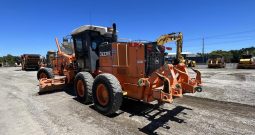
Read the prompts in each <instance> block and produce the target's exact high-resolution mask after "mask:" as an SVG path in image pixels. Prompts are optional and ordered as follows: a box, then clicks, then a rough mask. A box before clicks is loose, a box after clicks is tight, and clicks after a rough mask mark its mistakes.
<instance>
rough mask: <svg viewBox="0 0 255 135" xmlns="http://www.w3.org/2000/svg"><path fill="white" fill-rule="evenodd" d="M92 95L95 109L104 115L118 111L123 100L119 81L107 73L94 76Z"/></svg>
mask: <svg viewBox="0 0 255 135" xmlns="http://www.w3.org/2000/svg"><path fill="white" fill-rule="evenodd" d="M92 95H93V100H94V105H95V107H96V109H97V110H98V111H99V112H101V113H102V114H104V115H111V114H113V113H115V112H116V111H118V110H119V108H120V106H121V104H122V100H123V94H122V89H121V85H120V82H119V81H118V79H117V78H116V77H115V76H113V75H112V74H108V73H104V74H100V75H98V76H97V77H96V78H95V81H94V83H93V88H92Z"/></svg>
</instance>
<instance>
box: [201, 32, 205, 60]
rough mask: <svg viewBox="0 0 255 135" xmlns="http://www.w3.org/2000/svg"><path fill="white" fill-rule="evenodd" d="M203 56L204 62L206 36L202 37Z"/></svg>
mask: <svg viewBox="0 0 255 135" xmlns="http://www.w3.org/2000/svg"><path fill="white" fill-rule="evenodd" d="M202 40H203V41H202V57H203V62H205V38H204V37H203V39H202Z"/></svg>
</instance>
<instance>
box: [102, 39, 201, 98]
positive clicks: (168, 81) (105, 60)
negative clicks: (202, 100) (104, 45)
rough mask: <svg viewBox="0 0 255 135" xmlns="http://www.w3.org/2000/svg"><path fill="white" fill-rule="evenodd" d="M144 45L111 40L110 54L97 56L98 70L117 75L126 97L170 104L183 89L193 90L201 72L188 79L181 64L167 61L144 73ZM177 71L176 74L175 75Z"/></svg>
mask: <svg viewBox="0 0 255 135" xmlns="http://www.w3.org/2000/svg"><path fill="white" fill-rule="evenodd" d="M144 53H145V46H144V45H143V44H142V43H113V44H112V55H108V56H100V58H99V65H100V66H99V70H100V73H111V74H113V75H114V76H116V77H117V78H118V80H119V82H120V84H121V86H122V90H123V91H125V92H127V96H128V97H131V98H134V99H138V100H142V101H145V102H151V101H154V100H159V101H163V102H168V103H172V101H173V98H174V97H182V94H183V93H184V92H191V93H194V92H195V87H198V86H199V85H200V84H201V76H200V72H199V71H197V77H196V78H195V79H191V78H190V77H189V75H188V72H187V68H186V66H185V65H184V64H182V63H181V64H179V65H176V66H173V65H171V64H166V65H164V66H162V67H161V68H159V69H157V70H156V71H154V72H153V73H151V74H150V75H149V76H146V74H145V62H146V60H145V54H144ZM176 74H178V76H176Z"/></svg>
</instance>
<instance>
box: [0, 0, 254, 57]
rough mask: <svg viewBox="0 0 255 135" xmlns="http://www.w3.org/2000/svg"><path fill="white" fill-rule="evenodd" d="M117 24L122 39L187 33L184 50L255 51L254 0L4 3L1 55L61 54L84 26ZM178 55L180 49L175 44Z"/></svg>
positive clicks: (0, 6)
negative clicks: (65, 41)
mask: <svg viewBox="0 0 255 135" xmlns="http://www.w3.org/2000/svg"><path fill="white" fill-rule="evenodd" d="M112 23H116V24H117V29H118V36H119V38H127V39H130V40H149V41H155V40H156V39H157V38H158V37H159V36H160V35H162V34H167V33H172V32H182V33H183V36H184V41H183V51H188V52H193V53H199V52H201V51H202V39H203V37H204V46H205V52H211V51H213V50H232V49H240V48H244V47H251V46H255V1H254V0H154V1H153V0H126V1H124V0H102V1H100V0H93V1H86V0H1V2H0V56H4V55H6V54H12V55H21V54H23V53H34V54H41V55H46V53H47V51H48V50H57V47H56V45H55V41H54V38H55V37H58V38H59V39H62V37H64V36H66V35H69V34H70V33H71V31H72V30H73V29H75V28H77V27H79V26H82V25H87V24H93V25H99V26H111V25H112ZM166 46H169V47H172V48H173V50H172V52H174V51H175V49H176V45H175V44H174V43H169V44H167V45H166Z"/></svg>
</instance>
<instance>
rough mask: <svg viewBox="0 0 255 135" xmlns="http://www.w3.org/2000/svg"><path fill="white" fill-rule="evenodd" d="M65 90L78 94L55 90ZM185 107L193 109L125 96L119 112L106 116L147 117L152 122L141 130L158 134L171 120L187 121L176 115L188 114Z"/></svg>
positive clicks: (70, 88) (167, 126)
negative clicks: (169, 106) (127, 115)
mask: <svg viewBox="0 0 255 135" xmlns="http://www.w3.org/2000/svg"><path fill="white" fill-rule="evenodd" d="M63 91H64V92H66V93H67V94H69V95H71V96H75V95H76V94H75V92H74V89H73V88H72V87H67V88H66V89H64V90H58V91H54V92H63ZM54 92H47V93H44V94H50V93H54ZM73 99H74V100H75V101H77V102H80V101H79V100H78V99H77V98H76V97H74V98H73ZM80 103H81V102H80ZM81 104H84V103H81ZM86 105H89V107H90V108H91V109H93V110H95V111H97V110H96V108H95V106H94V105H93V104H86ZM185 109H187V110H192V109H190V108H186V107H183V106H176V107H175V108H174V109H172V110H169V109H164V108H163V107H162V106H160V105H158V104H148V103H144V102H140V101H137V100H132V99H128V98H123V102H122V106H121V107H120V110H119V111H118V112H117V113H115V114H113V115H110V116H106V117H109V118H114V117H118V116H120V115H121V114H123V113H127V114H129V117H133V116H139V117H145V118H146V119H147V120H148V121H150V123H149V124H147V125H145V126H144V127H142V128H138V129H139V131H141V132H143V133H145V134H154V135H156V134H158V133H157V132H156V130H157V129H158V128H165V129H170V126H169V125H168V124H167V123H168V122H169V121H173V122H177V123H185V121H184V120H183V119H180V118H178V117H176V116H177V115H178V114H179V113H182V114H183V115H186V113H183V112H182V111H183V110H185ZM99 113H100V112H99Z"/></svg>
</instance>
